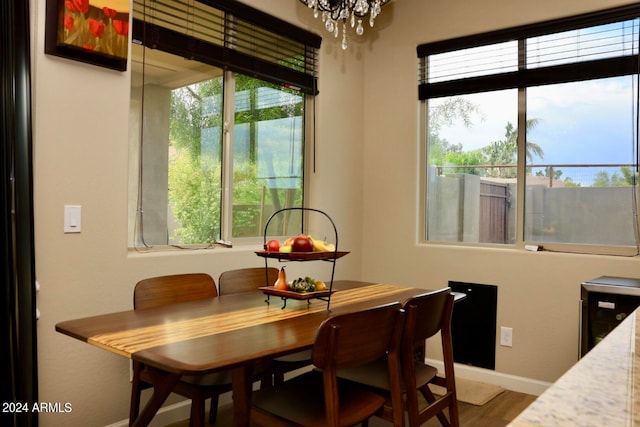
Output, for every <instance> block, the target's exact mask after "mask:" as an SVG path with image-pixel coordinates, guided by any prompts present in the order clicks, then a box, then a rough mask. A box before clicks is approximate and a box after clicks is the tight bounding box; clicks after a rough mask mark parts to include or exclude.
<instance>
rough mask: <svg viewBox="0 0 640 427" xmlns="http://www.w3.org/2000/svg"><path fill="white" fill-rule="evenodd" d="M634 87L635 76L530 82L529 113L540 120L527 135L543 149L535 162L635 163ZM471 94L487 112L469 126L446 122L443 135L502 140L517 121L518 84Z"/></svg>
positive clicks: (467, 144)
mask: <svg viewBox="0 0 640 427" xmlns="http://www.w3.org/2000/svg"><path fill="white" fill-rule="evenodd" d="M635 92H636V91H635V88H634V86H633V82H632V78H631V77H620V78H611V79H602V80H597V81H595V80H594V81H587V82H579V83H568V84H561V85H553V86H545V87H537V88H530V89H529V90H528V100H527V103H528V105H527V107H528V118H529V119H533V118H535V119H538V120H539V123H538V125H537V126H536V127H535V128H533V129H532V130H531V131H530V133H529V135H528V140H529V141H531V142H534V143H536V144H538V145H539V146H541V147H542V149H543V151H544V158H543V159H538V158H536V159H535V160H534V163H536V164H540V163H545V164H546V163H551V164H563V163H567V164H595V163H632V162H633V159H634V151H633V141H634V135H633V134H634V122H635V118H634V114H635V111H634V108H633V105H634V104H635V102H636V101H635ZM467 97H468V98H469V100H470V101H471V102H472V103H473V104H475V105H477V106H478V107H479V109H480V112H481V113H482V117H480V116H476V117H474V119H473V121H474V123H473V125H472V126H471V127H470V128H465V127H464V126H463V125H462V124H461V123H454V124H453V125H452V126H449V127H446V128H443V129H442V130H441V132H440V135H441V136H442V137H444V138H446V139H447V140H448V141H449V142H450V143H462V144H463V146H464V149H465V151H467V150H473V149H477V148H481V147H484V146H486V145H488V144H489V143H490V142H491V141H495V140H503V139H504V134H505V126H506V124H507V122H511V123H512V124H513V125H514V126H516V125H517V117H516V111H517V93H516V90H507V91H500V92H492V93H484V94H475V95H467ZM565 176H568V175H566V174H565Z"/></svg>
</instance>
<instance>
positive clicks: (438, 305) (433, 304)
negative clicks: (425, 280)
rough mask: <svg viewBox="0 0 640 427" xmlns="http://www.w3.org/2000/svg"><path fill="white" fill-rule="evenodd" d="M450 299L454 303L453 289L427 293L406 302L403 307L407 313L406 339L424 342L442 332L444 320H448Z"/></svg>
mask: <svg viewBox="0 0 640 427" xmlns="http://www.w3.org/2000/svg"><path fill="white" fill-rule="evenodd" d="M448 299H451V300H452V301H453V295H451V288H443V289H439V290H437V291H432V292H427V293H424V294H420V295H417V296H415V297H412V298H409V299H408V300H407V301H405V302H404V304H403V305H402V306H403V308H404V309H405V311H406V313H407V326H406V327H405V339H409V340H412V341H414V342H417V341H421V342H424V340H426V339H427V338H431V337H432V336H434V335H435V334H437V333H438V332H440V330H441V329H442V326H443V320H444V319H446V318H447V309H448V308H447V306H448V304H447V300H448Z"/></svg>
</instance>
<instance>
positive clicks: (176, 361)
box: [56, 280, 427, 427]
mask: <svg viewBox="0 0 640 427" xmlns="http://www.w3.org/2000/svg"><path fill="white" fill-rule="evenodd" d="M333 290H334V291H335V292H333V293H332V296H331V303H330V307H329V308H330V310H328V309H327V308H328V307H327V302H326V301H324V300H320V299H312V300H309V301H307V300H289V301H288V302H287V304H286V306H285V307H284V308H283V303H282V302H281V301H280V298H278V297H274V296H270V298H269V299H268V300H267V298H266V296H265V295H264V294H263V293H262V292H260V291H255V292H246V293H238V294H230V295H223V296H219V297H217V298H213V299H210V300H204V301H194V302H188V303H180V304H172V305H168V306H164V307H158V308H150V309H138V310H133V309H132V310H128V311H122V312H118V313H112V314H103V315H98V316H93V317H87V318H82V319H75V320H69V321H64V322H60V323H58V324H57V325H56V331H58V332H60V333H62V334H65V335H68V336H70V337H73V338H76V339H79V340H81V341H84V342H87V343H88V344H91V345H94V346H97V347H100V348H102V349H104V350H107V351H109V352H112V353H115V354H117V355H120V356H123V357H126V358H129V359H133V360H135V361H138V362H142V363H144V364H145V365H147V366H148V367H149V368H150V369H152V371H153V375H155V376H156V377H157V378H158V379H162V381H156V384H161V385H160V386H156V387H154V390H153V394H152V396H151V398H150V399H149V400H148V402H147V404H146V405H145V407H144V408H143V410H142V411H141V412H140V414H139V416H138V418H137V419H136V420H135V422H134V424H133V425H134V426H147V425H148V424H149V422H150V421H151V419H152V418H153V417H154V416H155V414H156V413H157V411H158V409H160V407H161V406H162V405H163V404H164V402H165V400H166V398H167V397H168V396H169V394H170V393H171V391H172V390H173V388H174V386H175V384H176V383H177V382H178V380H179V379H180V377H181V376H182V375H203V374H207V373H210V372H214V371H218V370H225V369H230V370H231V374H232V389H233V391H232V394H233V411H234V424H235V425H236V426H243V427H244V426H249V425H250V420H249V414H250V408H251V393H252V384H253V372H252V369H253V368H252V366H254V365H255V364H257V363H258V364H259V363H261V362H264V361H268V360H270V359H273V358H275V357H279V356H283V355H286V354H290V353H295V352H298V351H301V350H305V349H309V348H311V347H312V345H313V341H314V338H315V334H316V331H317V329H318V327H319V325H320V323H321V322H322V321H323V320H324V319H326V318H327V317H329V316H331V315H333V314H338V313H343V312H349V311H356V310H360V309H364V308H368V307H373V306H377V305H380V304H386V303H390V302H395V301H398V302H403V301H404V300H406V299H407V298H409V297H412V296H415V295H418V294H421V293H424V292H427V290H426V289H418V288H411V287H406V286H397V285H393V284H384V283H370V282H357V281H344V280H341V281H335V282H334V284H333ZM371 331H372V334H375V325H372V328H371Z"/></svg>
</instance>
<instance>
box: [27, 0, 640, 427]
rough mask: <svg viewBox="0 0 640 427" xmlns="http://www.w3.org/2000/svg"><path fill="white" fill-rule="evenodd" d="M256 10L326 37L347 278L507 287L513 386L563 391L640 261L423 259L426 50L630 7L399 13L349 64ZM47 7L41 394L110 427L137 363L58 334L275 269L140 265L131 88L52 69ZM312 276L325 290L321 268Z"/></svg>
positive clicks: (173, 257) (210, 254)
mask: <svg viewBox="0 0 640 427" xmlns="http://www.w3.org/2000/svg"><path fill="white" fill-rule="evenodd" d="M246 3H247V4H250V5H252V6H254V7H257V8H260V9H262V10H265V11H268V12H270V13H272V14H274V15H276V16H278V17H280V18H282V19H285V20H288V21H291V22H293V23H295V24H297V25H299V26H302V27H304V28H308V29H311V30H312V31H315V32H317V33H319V34H322V36H323V39H324V40H323V46H322V49H321V57H320V80H319V82H320V86H319V88H320V95H319V96H318V98H317V103H316V105H317V109H318V114H317V126H318V129H317V138H318V141H317V144H316V147H315V152H316V155H317V157H316V170H315V172H314V173H313V174H311V176H310V179H309V185H310V188H311V194H310V206H312V207H317V208H320V209H323V210H325V211H327V212H328V213H329V214H330V215H331V216H332V218H333V219H334V221H335V222H336V224H337V226H338V229H339V233H340V246H341V247H343V248H345V249H347V250H351V251H352V253H351V254H350V255H348V256H347V257H345V258H343V259H342V260H341V261H340V262H339V264H338V266H337V269H336V274H337V276H338V278H353V279H365V280H374V281H386V282H393V283H403V284H413V285H417V286H424V287H425V288H434V287H438V286H441V285H444V284H446V282H447V280H458V281H473V282H479V283H489V284H496V285H498V286H499V308H498V323H499V324H500V325H507V326H511V327H513V330H514V346H513V348H511V349H503V348H499V349H498V354H497V371H499V372H502V373H506V374H513V375H519V376H524V377H529V378H534V379H539V380H543V381H552V380H554V379H555V378H557V376H558V375H560V374H561V373H562V372H563V371H564V370H565V369H566V368H568V367H569V366H570V365H571V364H572V363H573V362H575V359H576V354H577V327H578V326H577V322H578V318H577V304H578V295H579V292H578V289H579V283H580V282H581V281H582V280H584V279H588V278H591V277H594V276H597V275H601V274H616V275H626V276H634V275H635V276H637V274H638V266H637V263H638V260H637V259H635V258H634V259H623V258H612V257H596V256H579V255H563V254H552V253H531V252H524V251H517V250H487V249H468V248H457V247H446V246H421V245H417V244H416V241H417V235H416V223H417V221H418V219H417V211H418V196H417V184H418V176H417V168H418V163H417V162H418V160H417V154H418V145H417V143H418V125H417V105H418V103H417V88H416V74H417V72H416V69H417V67H416V63H417V61H416V51H415V48H416V45H417V44H419V43H423V42H428V41H430V40H435V39H441V38H447V37H452V36H457V35H462V34H467V33H472V32H477V31H484V30H488V29H492V28H498V27H507V26H512V25H516V24H522V23H526V22H532V21H536V20H540V19H546V18H550V17H554V16H563V15H568V14H572V13H575V12H583V11H588V10H595V9H600V8H604V7H608V6H613V5H617V4H623V3H625V2H622V1H614V0H602V1H594V0H585V1H582V2H557V1H551V0H539V1H538V2H535V3H534V2H524V1H503V0H493V1H491V2H477V1H475V0H467V1H461V0H446V1H445V0H429V1H424V0H395V1H394V2H392V3H391V4H390V5H388V6H386V7H385V9H384V10H383V13H382V15H381V16H380V18H379V21H378V23H377V24H376V28H375V29H374V30H371V29H369V28H367V29H366V30H365V32H366V37H367V38H365V39H364V40H363V41H360V42H357V41H355V40H351V41H350V43H351V44H350V46H349V50H348V51H347V52H343V51H342V50H341V49H340V48H339V42H340V41H339V40H336V39H334V38H333V37H331V36H328V35H327V33H326V32H325V31H324V29H323V27H322V24H321V23H320V22H319V21H317V20H314V19H313V17H312V16H311V12H310V11H308V10H307V9H306V8H305V7H304V6H303V5H301V4H300V2H299V1H297V0H246ZM627 3H628V2H627ZM31 4H32V8H33V14H34V21H33V24H32V27H33V31H32V37H33V57H34V61H33V65H34V73H33V97H34V98H33V99H34V103H33V106H34V185H35V233H36V234H35V240H36V273H37V278H38V280H39V282H40V283H41V286H42V289H41V291H40V294H39V295H38V297H37V298H38V306H39V308H40V310H41V312H42V315H41V318H40V320H39V322H38V346H39V355H38V357H39V387H40V389H39V393H40V400H41V401H44V402H70V403H71V404H72V405H73V412H72V413H70V414H41V417H40V425H42V426H43V427H48V426H58V425H65V426H102V425H108V424H111V423H115V422H117V421H119V420H123V419H125V418H126V417H127V414H128V403H129V383H128V362H127V361H126V360H125V359H123V358H121V357H119V356H115V355H112V354H109V353H107V352H105V351H104V350H100V349H97V348H95V347H92V346H90V345H87V344H85V343H81V342H79V341H77V340H74V339H71V338H69V337H67V336H64V335H61V334H59V333H56V332H55V331H54V326H55V324H56V323H58V322H60V321H63V320H69V319H73V318H78V317H84V316H90V315H95V314H101V313H107V312H113V311H119V310H126V309H130V308H131V295H132V290H133V286H134V284H135V282H136V281H137V280H139V279H141V278H143V277H147V276H153V275H162V274H169V273H178V272H194V271H204V272H208V273H210V274H212V275H213V276H214V277H215V278H217V277H218V275H219V274H220V273H221V272H222V271H223V270H226V269H230V268H235V267H239V266H255V265H262V261H261V260H260V259H258V258H257V257H256V256H255V255H254V254H253V250H255V249H257V248H256V247H250V248H242V247H234V248H233V249H223V248H219V249H215V250H210V251H194V252H171V253H146V254H141V253H132V252H129V251H128V250H127V201H128V194H127V173H128V170H129V164H128V162H129V159H128V147H127V144H128V119H129V114H128V106H129V73H127V72H125V73H121V72H116V71H111V70H107V69H104V68H99V67H95V66H89V65H84V64H82V63H79V62H74V61H69V60H65V59H61V58H56V57H51V56H48V55H44V53H43V52H44V47H43V43H44V32H43V29H44V12H45V0H31ZM65 204H79V205H82V209H83V218H82V220H83V224H82V226H83V231H82V233H81V234H64V233H63V232H62V212H63V206H64V205H65ZM316 264H317V263H316ZM297 268H298V269H299V271H300V272H302V271H304V273H305V274H308V273H311V274H316V275H320V274H322V272H321V271H320V269H321V268H322V267H316V266H315V264H314V263H305V264H300V265H299V266H297ZM323 271H324V270H323Z"/></svg>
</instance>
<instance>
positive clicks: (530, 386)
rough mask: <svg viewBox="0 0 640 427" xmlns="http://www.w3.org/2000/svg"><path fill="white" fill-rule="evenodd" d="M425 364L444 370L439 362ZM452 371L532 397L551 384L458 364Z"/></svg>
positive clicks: (465, 377)
mask: <svg viewBox="0 0 640 427" xmlns="http://www.w3.org/2000/svg"><path fill="white" fill-rule="evenodd" d="M426 362H427V363H428V364H429V365H432V366H435V367H436V368H438V370H439V371H441V372H442V371H443V370H444V366H443V364H442V361H440V360H434V359H427V360H426ZM454 369H455V373H456V377H460V378H464V379H468V380H472V381H480V382H483V383H487V384H494V385H498V386H500V387H504V388H506V389H507V390H512V391H517V392H519V393H526V394H531V395H534V396H540V395H541V394H542V393H543V392H544V391H545V390H546V389H547V388H548V387H549V386H550V385H551V383H548V382H544V381H539V380H534V379H531V378H525V377H518V376H515V375H509V374H503V373H501V372H496V371H492V370H490V369H484V368H477V367H475V366H469V365H461V364H458V363H456V364H455V368H454Z"/></svg>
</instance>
